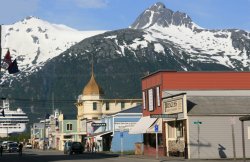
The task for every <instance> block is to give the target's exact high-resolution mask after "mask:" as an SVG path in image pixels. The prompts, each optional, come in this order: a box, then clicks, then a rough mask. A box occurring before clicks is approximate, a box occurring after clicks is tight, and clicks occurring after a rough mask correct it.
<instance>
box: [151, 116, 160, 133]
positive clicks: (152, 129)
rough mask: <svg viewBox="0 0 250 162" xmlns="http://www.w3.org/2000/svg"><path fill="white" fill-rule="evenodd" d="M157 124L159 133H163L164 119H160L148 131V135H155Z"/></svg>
mask: <svg viewBox="0 0 250 162" xmlns="http://www.w3.org/2000/svg"><path fill="white" fill-rule="evenodd" d="M155 124H157V125H158V133H162V118H158V119H157V120H156V122H154V123H153V124H152V125H151V126H150V127H149V128H148V129H147V133H155Z"/></svg>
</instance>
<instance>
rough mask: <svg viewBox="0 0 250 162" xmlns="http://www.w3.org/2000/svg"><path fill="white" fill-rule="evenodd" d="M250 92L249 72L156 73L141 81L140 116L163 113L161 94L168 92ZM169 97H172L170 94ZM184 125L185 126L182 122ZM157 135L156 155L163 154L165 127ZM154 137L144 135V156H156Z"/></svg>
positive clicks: (164, 153)
mask: <svg viewBox="0 0 250 162" xmlns="http://www.w3.org/2000/svg"><path fill="white" fill-rule="evenodd" d="M230 90H232V91H233V90H250V72H177V71H157V72H155V73H152V74H150V75H148V76H145V77H144V78H142V95H143V116H144V117H145V116H149V115H151V114H162V94H163V92H164V93H167V92H171V91H183V92H184V91H227V92H226V93H228V92H229V93H230ZM170 95H171V94H170ZM184 125H185V123H184ZM162 132H163V133H159V139H160V142H159V154H160V155H166V152H167V151H166V144H165V142H164V141H165V133H164V132H165V124H162ZM154 140H155V134H153V133H151V134H149V133H145V134H144V154H145V155H150V154H151V155H153V154H155V147H154V146H153V145H152V144H150V143H152V142H151V141H154Z"/></svg>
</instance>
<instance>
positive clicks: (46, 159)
mask: <svg viewBox="0 0 250 162" xmlns="http://www.w3.org/2000/svg"><path fill="white" fill-rule="evenodd" d="M80 161H81V162H82V161H84V162H93V161H98V162H116V161H119V162H127V161H128V160H127V158H121V157H119V156H118V155H111V154H103V153H83V154H73V155H64V154H63V152H61V151H55V150H45V151H43V150H36V149H30V150H24V151H23V155H22V156H19V155H18V153H7V152H4V153H3V156H2V157H0V162H80ZM132 161H135V162H147V160H145V159H134V160H132ZM149 161H152V160H149Z"/></svg>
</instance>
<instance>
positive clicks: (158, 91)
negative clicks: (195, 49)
mask: <svg viewBox="0 0 250 162" xmlns="http://www.w3.org/2000/svg"><path fill="white" fill-rule="evenodd" d="M156 99H157V106H158V107H160V106H161V100H160V87H156Z"/></svg>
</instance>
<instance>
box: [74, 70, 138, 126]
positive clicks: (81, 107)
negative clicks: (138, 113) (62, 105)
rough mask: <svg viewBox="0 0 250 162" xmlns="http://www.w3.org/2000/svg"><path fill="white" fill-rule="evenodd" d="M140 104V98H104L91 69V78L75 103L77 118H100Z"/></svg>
mask: <svg viewBox="0 0 250 162" xmlns="http://www.w3.org/2000/svg"><path fill="white" fill-rule="evenodd" d="M138 104H141V99H105V96H104V91H103V90H102V88H101V86H100V85H98V83H97V82H96V80H95V76H94V72H93V69H92V74H91V78H90V80H89V82H88V84H87V85H86V86H85V87H84V88H83V91H82V94H81V95H79V97H78V100H77V103H76V104H75V105H76V107H77V113H78V114H77V120H78V123H80V121H81V120H83V119H93V120H97V119H101V117H102V116H103V115H110V114H114V113H116V112H118V111H121V110H124V109H128V108H131V107H134V106H137V105H138Z"/></svg>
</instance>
